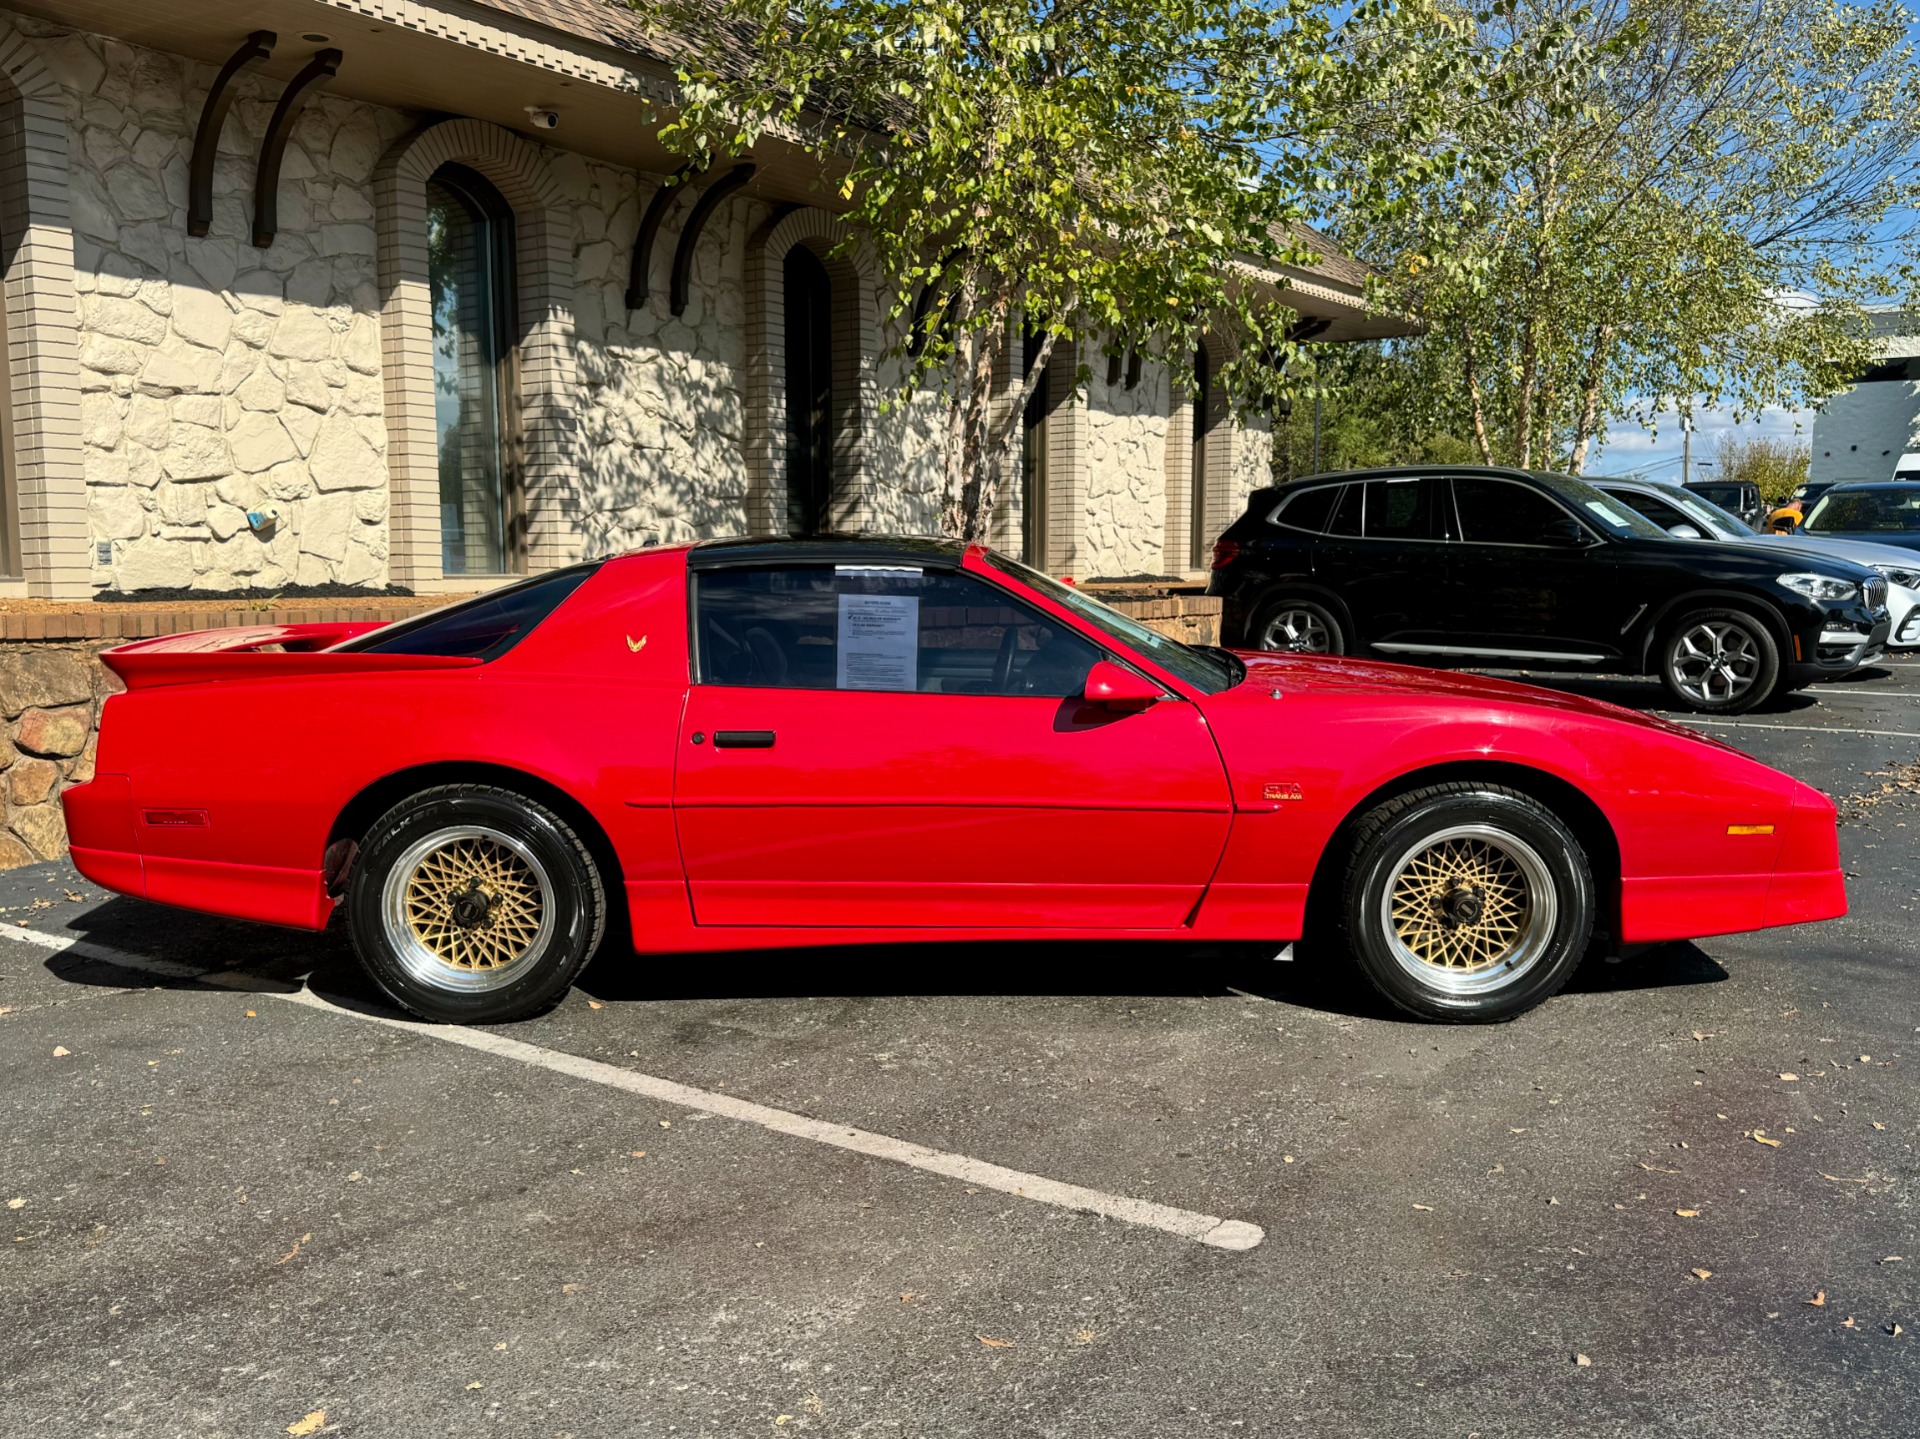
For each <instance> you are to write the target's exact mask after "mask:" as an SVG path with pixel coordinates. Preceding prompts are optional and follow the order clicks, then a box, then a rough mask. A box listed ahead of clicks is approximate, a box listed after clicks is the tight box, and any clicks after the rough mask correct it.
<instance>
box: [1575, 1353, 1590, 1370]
mask: <svg viewBox="0 0 1920 1439" xmlns="http://www.w3.org/2000/svg"><path fill="white" fill-rule="evenodd" d="M1573 1362H1574V1363H1575V1364H1577V1365H1579V1366H1580V1367H1581V1368H1582V1369H1587V1368H1590V1367H1592V1364H1593V1361H1592V1360H1591V1359H1589V1358H1587V1356H1586V1355H1584V1354H1576V1355H1574V1356H1573Z"/></svg>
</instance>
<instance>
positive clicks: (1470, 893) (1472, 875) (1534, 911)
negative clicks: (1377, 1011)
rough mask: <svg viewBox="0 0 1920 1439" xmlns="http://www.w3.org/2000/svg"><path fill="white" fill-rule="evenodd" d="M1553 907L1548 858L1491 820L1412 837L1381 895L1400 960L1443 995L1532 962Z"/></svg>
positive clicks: (1515, 974) (1495, 984)
mask: <svg viewBox="0 0 1920 1439" xmlns="http://www.w3.org/2000/svg"><path fill="white" fill-rule="evenodd" d="M1557 913H1558V902H1557V899H1556V896H1555V891H1554V884H1553V877H1552V874H1551V872H1550V871H1549V870H1548V868H1547V865H1546V861H1544V860H1543V859H1541V858H1540V855H1539V853H1538V852H1537V851H1535V850H1534V848H1533V847H1532V846H1531V845H1529V844H1527V843H1526V841H1524V840H1522V839H1520V838H1519V837H1518V836H1516V835H1513V834H1511V833H1508V832H1507V831H1505V830H1502V829H1498V828H1495V827H1494V826H1491V825H1457V826H1454V827H1452V828H1450V829H1446V830H1442V831H1440V832H1439V833H1438V834H1432V835H1427V836H1425V837H1424V838H1422V839H1420V840H1418V841H1417V842H1415V843H1414V844H1413V845H1412V846H1411V847H1410V848H1409V849H1408V850H1407V851H1406V852H1405V853H1404V854H1402V855H1401V857H1400V859H1399V862H1398V863H1397V864H1395V865H1394V866H1393V868H1392V870H1391V871H1390V872H1389V878H1388V880H1387V886H1386V891H1385V893H1384V894H1383V895H1382V897H1381V904H1380V920H1381V926H1382V929H1383V931H1384V933H1385V936H1386V939H1387V943H1388V947H1389V948H1390V949H1391V950H1392V951H1393V955H1394V958H1395V959H1396V960H1398V961H1399V963H1400V966H1401V968H1403V969H1405V970H1406V971H1407V972H1408V973H1409V974H1411V975H1413V976H1414V978H1416V979H1418V980H1419V981H1420V983H1422V984H1423V985H1426V986H1428V987H1430V988H1434V989H1440V990H1445V991H1447V992H1448V993H1451V994H1477V993H1483V992H1485V991H1487V990H1489V989H1496V988H1500V987H1502V986H1504V985H1507V984H1510V983H1512V982H1513V981H1514V980H1515V979H1517V978H1519V976H1520V975H1521V974H1523V973H1524V972H1525V971H1527V970H1528V969H1531V968H1532V967H1533V965H1534V964H1535V963H1536V962H1537V961H1538V960H1539V958H1540V956H1541V955H1542V954H1544V953H1545V952H1546V949H1547V946H1548V944H1549V943H1550V942H1551V940H1552V937H1553V926H1554V919H1555V916H1556V914H1557Z"/></svg>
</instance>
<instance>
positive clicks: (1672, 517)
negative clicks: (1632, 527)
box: [1607, 490, 1700, 530]
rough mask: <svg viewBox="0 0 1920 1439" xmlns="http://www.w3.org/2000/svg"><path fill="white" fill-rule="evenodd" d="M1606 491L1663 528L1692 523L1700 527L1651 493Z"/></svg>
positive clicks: (1697, 527)
mask: <svg viewBox="0 0 1920 1439" xmlns="http://www.w3.org/2000/svg"><path fill="white" fill-rule="evenodd" d="M1607 493H1608V494H1609V495H1611V496H1613V498H1614V499H1616V500H1618V501H1619V502H1620V503H1621V504H1623V505H1625V506H1626V507H1627V508H1628V509H1630V510H1634V511H1636V512H1638V513H1640V514H1643V515H1645V516H1646V517H1647V518H1648V519H1650V520H1652V521H1653V522H1654V523H1655V524H1656V525H1658V526H1660V528H1661V529H1663V530H1670V529H1672V528H1673V527H1674V526H1675V525H1693V527H1694V528H1695V529H1696V530H1697V529H1699V528H1700V526H1699V525H1697V524H1695V523H1694V521H1692V520H1690V519H1689V518H1687V516H1685V515H1683V514H1681V513H1680V511H1678V510H1676V509H1675V508H1674V507H1673V506H1672V505H1670V504H1668V503H1667V502H1666V501H1665V500H1656V499H1655V498H1654V497H1653V496H1652V495H1643V494H1640V493H1639V492H1638V491H1636V490H1608V491H1607Z"/></svg>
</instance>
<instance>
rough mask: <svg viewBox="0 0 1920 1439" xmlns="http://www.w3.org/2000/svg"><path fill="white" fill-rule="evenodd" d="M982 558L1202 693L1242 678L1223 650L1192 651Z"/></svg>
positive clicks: (1011, 565)
mask: <svg viewBox="0 0 1920 1439" xmlns="http://www.w3.org/2000/svg"><path fill="white" fill-rule="evenodd" d="M986 559H987V563H988V564H989V565H992V566H993V568H995V569H996V570H999V571H1000V572H1001V573H1002V574H1007V575H1011V576H1013V577H1014V578H1015V579H1017V580H1019V581H1020V582H1021V583H1022V584H1024V585H1026V586H1028V587H1029V588H1030V589H1033V590H1037V591H1038V592H1039V593H1041V594H1043V595H1045V596H1046V597H1047V598H1048V599H1050V600H1052V601H1053V602H1054V603H1055V604H1057V605H1059V606H1060V607H1061V608H1063V609H1065V610H1069V611H1071V612H1072V613H1073V614H1075V615H1077V616H1078V617H1079V618H1081V619H1083V620H1085V621H1086V622H1087V623H1088V624H1090V625H1092V626H1094V627H1095V628H1096V629H1098V630H1100V631H1102V632H1103V633H1104V634H1106V635H1108V636H1110V637H1111V638H1113V639H1116V640H1118V641H1119V642H1120V643H1121V644H1123V645H1126V646H1127V647H1128V648H1129V649H1134V650H1137V651H1139V652H1140V653H1141V654H1143V655H1145V656H1146V657H1147V658H1148V659H1150V660H1152V661H1153V662H1154V663H1155V664H1157V665H1159V666H1160V667H1161V668H1162V669H1164V670H1166V671H1167V673H1169V674H1173V675H1178V676H1179V677H1180V678H1181V679H1183V680H1185V681H1186V682H1187V683H1188V684H1190V685H1192V686H1193V687H1194V688H1195V689H1197V690H1199V691H1200V692H1201V693H1202V694H1209V695H1213V694H1219V693H1220V691H1221V690H1225V689H1231V688H1233V686H1235V685H1237V684H1239V683H1240V681H1241V680H1242V679H1244V678H1245V677H1246V673H1247V667H1246V666H1245V665H1243V664H1241V663H1240V661H1239V660H1237V659H1235V658H1234V657H1233V656H1232V655H1230V654H1228V653H1227V652H1226V651H1225V650H1202V649H1195V648H1194V647H1193V646H1192V645H1183V644H1181V643H1180V641H1178V640H1175V639H1169V638H1167V636H1165V635H1163V634H1160V633H1159V632H1158V631H1156V630H1150V629H1148V628H1147V627H1146V626H1145V625H1143V624H1141V623H1140V622H1139V621H1137V620H1130V619H1128V618H1127V617H1126V616H1125V615H1123V614H1121V613H1120V611H1118V610H1116V609H1111V608H1109V607H1108V606H1106V605H1103V604H1101V603H1100V601H1098V600H1096V599H1094V598H1093V597H1092V596H1091V595H1087V594H1083V593H1082V592H1081V591H1079V590H1076V589H1075V588H1073V586H1072V585H1063V584H1061V583H1060V581H1058V580H1056V579H1055V578H1054V577H1053V576H1052V575H1045V574H1042V573H1040V571H1038V570H1035V569H1029V568H1028V567H1027V566H1026V565H1023V564H1021V563H1020V562H1019V561H1018V560H1010V559H1008V558H1007V557H1006V556H1005V555H1002V554H996V553H995V552H994V551H992V550H989V551H987V556H986Z"/></svg>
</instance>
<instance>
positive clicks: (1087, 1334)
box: [1073, 1329, 1100, 1344]
mask: <svg viewBox="0 0 1920 1439" xmlns="http://www.w3.org/2000/svg"><path fill="white" fill-rule="evenodd" d="M1099 1337H1100V1334H1099V1331H1098V1330H1094V1329H1076V1330H1074V1331H1073V1342H1074V1343H1075V1344H1091V1343H1093V1341H1094V1340H1096V1339H1098V1338H1099Z"/></svg>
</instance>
